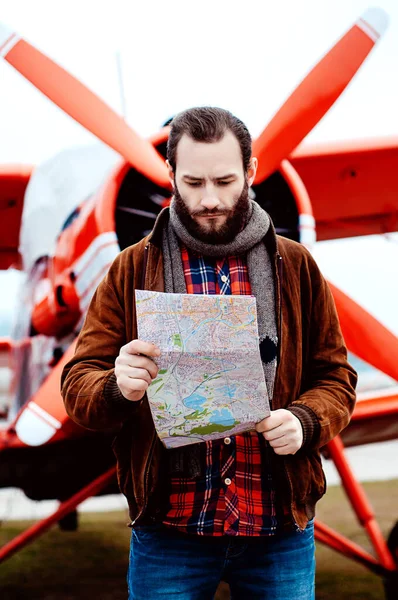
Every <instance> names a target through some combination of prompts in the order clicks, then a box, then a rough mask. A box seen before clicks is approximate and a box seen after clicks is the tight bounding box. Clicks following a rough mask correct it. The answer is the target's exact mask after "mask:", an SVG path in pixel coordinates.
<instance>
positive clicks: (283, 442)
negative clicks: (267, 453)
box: [256, 408, 303, 454]
mask: <svg viewBox="0 0 398 600" xmlns="http://www.w3.org/2000/svg"><path fill="white" fill-rule="evenodd" d="M256 430H257V431H258V432H259V433H262V434H263V436H264V438H265V439H266V440H267V442H269V443H270V445H271V446H272V448H273V449H274V452H275V454H296V452H297V450H300V448H301V446H302V444H303V428H302V426H301V422H300V419H298V418H297V417H296V416H295V415H294V414H293V413H291V412H290V411H289V410H285V409H284V408H280V409H279V410H271V414H270V416H269V417H266V418H265V419H263V420H262V421H260V422H259V423H257V424H256Z"/></svg>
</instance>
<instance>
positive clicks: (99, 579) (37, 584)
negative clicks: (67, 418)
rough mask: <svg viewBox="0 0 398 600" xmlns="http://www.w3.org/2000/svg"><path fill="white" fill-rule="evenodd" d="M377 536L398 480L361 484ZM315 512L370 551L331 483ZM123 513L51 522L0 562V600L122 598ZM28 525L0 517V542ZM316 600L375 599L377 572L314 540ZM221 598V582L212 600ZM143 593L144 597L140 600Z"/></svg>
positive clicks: (390, 512)
mask: <svg viewBox="0 0 398 600" xmlns="http://www.w3.org/2000/svg"><path fill="white" fill-rule="evenodd" d="M365 489H366V491H367V493H368V495H369V498H370V499H371V502H372V505H373V507H374V509H375V512H376V515H377V519H378V522H379V524H380V526H381V528H382V530H383V532H384V534H385V535H387V534H388V532H389V530H390V529H391V527H392V525H393V523H394V522H395V520H396V518H397V517H398V515H397V506H398V480H395V481H388V482H380V483H379V482H378V483H368V484H365ZM317 516H318V517H319V518H320V519H322V520H323V521H324V522H326V523H327V524H328V525H329V526H332V527H335V528H336V529H337V530H338V531H339V532H341V533H344V534H345V535H347V536H348V537H349V538H350V539H352V540H353V541H355V542H357V543H358V544H360V545H362V546H363V547H365V548H366V549H367V550H369V551H370V552H372V549H371V545H370V543H369V542H368V541H367V538H366V535H365V534H364V533H363V530H362V529H361V528H360V527H359V526H358V525H357V523H356V520H355V517H354V516H353V513H352V511H351V509H350V508H349V506H348V504H347V501H346V500H345V496H344V493H343V492H342V490H341V489H340V488H338V487H333V488H331V489H330V490H329V491H328V493H327V495H326V497H325V498H324V499H323V500H322V501H321V502H320V503H319V504H318V513H317ZM127 521H128V516H127V515H126V514H125V513H123V512H110V513H82V515H81V516H80V527H79V531H78V532H77V533H74V532H63V531H59V530H58V528H57V527H54V528H53V529H51V530H50V531H48V532H47V533H45V534H44V535H43V536H42V537H40V538H38V539H37V540H35V541H34V542H33V543H32V544H30V545H29V546H27V547H26V548H24V549H23V550H21V551H20V552H19V553H17V554H15V555H14V556H12V557H11V558H10V559H9V560H7V561H5V562H4V563H2V564H1V566H0V590H1V592H0V596H1V600H25V599H26V600H27V599H29V600H36V599H38V600H71V599H73V600H74V599H76V600H79V599H82V598H88V597H93V598H98V599H99V600H111V599H112V600H119V599H120V600H121V599H123V600H126V597H127V593H126V585H125V576H126V568H127V560H128V546H129V539H130V530H129V528H128V527H126V523H127ZM28 525H29V523H28V522H26V521H20V522H16V521H10V522H5V523H3V524H2V526H1V527H0V546H2V545H4V544H5V543H6V542H7V541H8V540H11V539H12V538H13V537H14V536H16V535H17V534H18V533H20V532H21V531H23V530H24V529H25V528H26V527H27V526H28ZM316 597H317V600H329V599H332V598H333V600H334V599H336V598H337V599H338V600H380V599H382V598H383V586H382V582H381V581H380V579H379V578H378V577H376V576H375V575H373V574H372V573H370V572H369V571H368V570H367V569H365V568H364V567H362V566H360V565H358V564H356V563H354V562H352V561H350V560H347V559H346V558H344V557H342V556H340V555H339V554H337V553H336V552H334V551H332V550H330V549H328V548H326V547H324V546H321V545H318V547H317V594H316ZM227 598H229V593H228V589H227V586H225V585H221V586H220V588H219V592H218V594H217V600H224V599H225V600H226V599H227ZM148 600H150V599H148Z"/></svg>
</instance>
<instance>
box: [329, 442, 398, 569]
mask: <svg viewBox="0 0 398 600" xmlns="http://www.w3.org/2000/svg"><path fill="white" fill-rule="evenodd" d="M327 448H328V451H329V453H330V456H331V458H332V459H333V461H334V464H335V466H336V469H337V471H338V473H339V475H340V477H341V482H342V485H343V487H344V490H345V492H346V494H347V496H348V499H349V501H350V503H351V505H352V507H353V509H354V511H355V514H356V515H357V517H358V520H359V521H360V523H361V524H362V525H363V526H364V527H365V529H366V532H367V534H368V536H369V538H370V540H371V542H372V544H373V547H374V549H375V552H376V553H377V555H378V557H379V561H380V565H381V566H382V567H384V568H385V569H388V570H390V571H394V570H395V569H396V565H395V561H394V559H393V557H392V555H391V552H390V551H389V549H388V547H387V543H386V541H385V539H384V537H383V534H382V533H381V531H380V527H379V525H378V523H377V522H376V519H375V516H374V513H373V509H372V507H371V505H370V502H369V500H368V498H367V497H366V494H365V492H364V489H363V487H362V486H361V484H360V483H359V482H358V481H357V480H356V479H355V476H354V473H353V472H352V470H351V467H350V465H349V463H348V461H347V459H346V457H345V453H344V445H343V442H342V441H341V438H340V436H337V437H335V438H334V440H332V441H331V442H330V443H329V444H328V446H327ZM336 535H337V534H336ZM340 537H341V536H340ZM342 539H343V538H341V539H340V540H339V543H342ZM347 541H348V540H345V544H344V547H345V550H346V551H345V552H344V553H347V555H348V556H350V557H351V552H352V550H353V547H352V544H351V543H350V544H349V545H347V543H346V542H347ZM348 552H349V553H348ZM356 556H359V555H358V553H357V554H356ZM368 566H369V565H368Z"/></svg>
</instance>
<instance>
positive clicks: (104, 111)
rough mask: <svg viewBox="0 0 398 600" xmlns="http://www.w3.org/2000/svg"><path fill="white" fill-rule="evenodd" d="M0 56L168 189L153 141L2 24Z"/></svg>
mask: <svg viewBox="0 0 398 600" xmlns="http://www.w3.org/2000/svg"><path fill="white" fill-rule="evenodd" d="M0 55H1V56H2V57H3V58H4V59H5V60H6V61H7V62H9V63H10V64H11V65H12V66H13V67H14V68H15V69H16V70H17V71H19V73H21V75H23V76H24V77H26V79H28V80H29V81H30V82H31V83H33V85H34V86H35V87H37V88H38V89H39V90H40V91H41V92H43V94H44V95H45V96H47V97H48V98H49V99H50V100H52V102H54V104H56V105H57V106H59V108H61V109H62V110H63V111H65V112H66V113H67V114H68V115H70V116H71V117H72V118H73V119H75V121H77V122H78V123H80V124H81V125H83V127H85V128H86V129H88V131H90V132H91V133H93V134H94V135H96V136H97V137H98V138H99V139H100V140H102V141H103V142H105V144H107V145H108V146H110V147H111V148H113V149H114V150H116V152H119V154H121V155H122V156H123V157H124V158H125V159H126V160H127V161H128V162H129V163H130V164H131V165H132V166H133V167H134V168H135V169H137V171H139V172H140V173H142V174H143V175H145V176H146V177H148V179H150V180H151V181H153V182H154V183H157V184H158V185H160V186H162V187H165V188H169V187H170V182H169V178H168V172H167V168H166V165H165V164H164V160H163V159H162V158H161V157H160V155H159V154H158V153H157V151H156V150H155V148H154V147H153V146H152V144H151V143H150V142H148V141H147V140H144V139H142V138H141V137H140V136H139V135H137V133H135V132H134V131H133V130H132V129H131V128H130V127H129V126H128V125H127V124H126V122H125V121H124V120H123V119H122V118H121V117H120V116H119V115H117V114H116V113H115V112H114V111H113V110H112V109H111V108H110V107H109V106H107V105H106V104H105V103H104V102H103V101H102V100H101V99H100V98H98V96H96V95H95V94H94V93H93V92H91V91H90V90H89V89H88V88H87V87H85V86H84V85H83V84H82V83H81V82H80V81H78V80H77V79H76V78H75V77H73V76H72V75H70V74H69V73H68V72H67V71H65V70H64V69H63V68H62V67H60V66H59V65H57V64H56V63H55V62H53V61H52V60H51V59H50V58H48V57H47V56H45V55H44V54H42V53H41V52H40V51H39V50H37V49H36V48H34V47H33V46H31V44H29V43H28V42H26V41H25V40H23V39H21V38H20V37H19V36H18V35H17V34H16V33H14V32H13V31H11V30H10V29H8V28H7V27H5V26H4V25H2V24H0Z"/></svg>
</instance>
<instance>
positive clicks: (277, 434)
mask: <svg viewBox="0 0 398 600" xmlns="http://www.w3.org/2000/svg"><path fill="white" fill-rule="evenodd" d="M263 437H264V439H266V440H267V442H274V441H275V440H280V439H282V438H284V437H285V434H284V433H283V432H282V431H280V427H277V428H276V429H271V431H264V433H263Z"/></svg>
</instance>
